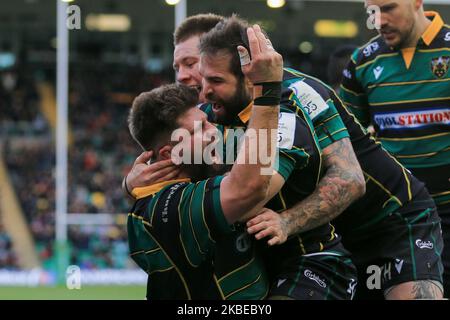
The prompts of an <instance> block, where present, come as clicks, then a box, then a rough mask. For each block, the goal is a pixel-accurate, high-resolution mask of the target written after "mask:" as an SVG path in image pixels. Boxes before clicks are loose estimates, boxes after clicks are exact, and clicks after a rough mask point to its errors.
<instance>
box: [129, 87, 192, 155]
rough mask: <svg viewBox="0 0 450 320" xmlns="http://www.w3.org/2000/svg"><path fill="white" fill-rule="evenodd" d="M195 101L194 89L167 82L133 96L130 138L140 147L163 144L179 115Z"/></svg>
mask: <svg viewBox="0 0 450 320" xmlns="http://www.w3.org/2000/svg"><path fill="white" fill-rule="evenodd" d="M197 104H198V92H197V90H195V89H193V88H190V87H188V86H186V85H182V84H168V85H164V86H161V87H159V88H156V89H153V90H151V91H148V92H143V93H141V94H140V95H139V96H137V97H136V98H135V99H134V101H133V105H132V107H131V110H130V114H129V116H128V128H129V130H130V133H131V135H132V137H133V138H134V139H135V140H136V141H137V143H139V144H140V145H141V147H142V148H143V149H144V150H152V149H155V148H157V146H159V145H161V144H165V143H166V142H167V141H166V140H167V136H168V134H170V133H171V132H172V131H173V130H175V129H177V128H178V123H177V121H178V119H179V117H180V116H181V115H182V114H183V113H185V112H186V111H188V110H189V109H190V108H192V107H195V106H196V105H197Z"/></svg>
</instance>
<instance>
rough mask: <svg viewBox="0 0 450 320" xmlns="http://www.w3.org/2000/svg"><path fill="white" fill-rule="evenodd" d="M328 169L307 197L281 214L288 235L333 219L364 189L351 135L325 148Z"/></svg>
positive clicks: (325, 162)
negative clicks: (349, 137)
mask: <svg viewBox="0 0 450 320" xmlns="http://www.w3.org/2000/svg"><path fill="white" fill-rule="evenodd" d="M323 159H324V164H325V167H327V172H326V174H325V176H324V177H323V178H322V179H321V180H320V181H319V184H318V185H317V187H316V189H315V190H314V192H313V193H312V194H310V195H309V196H308V197H307V198H305V199H304V200H302V201H301V202H299V203H297V204H296V205H295V206H294V207H292V208H290V209H288V210H286V211H284V212H283V213H282V217H283V220H285V222H286V224H287V226H288V231H289V235H293V234H296V233H300V232H304V231H308V230H311V229H313V228H316V227H318V226H320V225H322V224H324V223H327V222H330V221H331V220H333V219H334V218H335V217H337V216H338V215H339V214H340V213H342V212H343V211H344V210H345V209H346V208H347V207H348V206H349V205H350V204H351V203H352V202H353V201H355V200H356V199H358V198H359V197H361V196H362V195H363V194H364V192H365V181H364V176H363V174H362V171H361V168H360V166H359V163H358V160H357V159H356V156H355V153H354V152H353V148H352V145H351V143H350V140H349V139H348V138H345V139H341V140H339V141H337V142H334V143H333V144H331V145H330V146H328V147H327V148H325V149H324V150H323Z"/></svg>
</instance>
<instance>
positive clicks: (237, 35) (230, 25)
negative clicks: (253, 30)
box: [199, 14, 250, 78]
mask: <svg viewBox="0 0 450 320" xmlns="http://www.w3.org/2000/svg"><path fill="white" fill-rule="evenodd" d="M248 26H249V24H248V22H247V21H245V20H243V19H241V18H239V17H238V16H237V15H235V14H233V15H232V16H231V17H229V18H226V19H224V20H223V21H221V22H219V23H218V24H217V25H216V26H215V27H214V28H213V29H212V30H211V31H209V32H208V33H206V34H204V35H202V36H201V37H200V47H199V48H200V53H201V54H206V55H215V54H217V53H219V52H226V53H229V54H231V62H230V71H231V72H232V73H233V74H234V75H236V76H237V77H240V78H242V77H244V75H243V73H242V70H241V62H240V59H239V54H238V51H237V46H243V47H245V48H246V49H247V50H248V51H249V53H250V49H249V45H248V36H247V28H248Z"/></svg>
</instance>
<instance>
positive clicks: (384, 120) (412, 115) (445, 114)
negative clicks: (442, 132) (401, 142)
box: [374, 109, 450, 129]
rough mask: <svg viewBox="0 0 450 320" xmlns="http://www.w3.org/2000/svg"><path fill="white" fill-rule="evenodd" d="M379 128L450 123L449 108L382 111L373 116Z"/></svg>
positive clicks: (415, 126)
mask: <svg viewBox="0 0 450 320" xmlns="http://www.w3.org/2000/svg"><path fill="white" fill-rule="evenodd" d="M374 120H375V123H376V124H377V125H378V126H379V127H380V129H400V128H417V127H422V126H429V125H434V124H447V125H448V124H450V109H435V110H428V111H416V112H401V113H384V114H376V115H375V116H374Z"/></svg>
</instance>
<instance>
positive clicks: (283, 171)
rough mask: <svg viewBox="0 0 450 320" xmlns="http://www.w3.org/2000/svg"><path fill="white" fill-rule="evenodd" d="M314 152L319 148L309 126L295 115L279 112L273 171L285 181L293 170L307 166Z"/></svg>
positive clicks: (318, 150)
mask: <svg viewBox="0 0 450 320" xmlns="http://www.w3.org/2000/svg"><path fill="white" fill-rule="evenodd" d="M282 110H283V109H282ZM314 152H320V148H319V146H318V142H317V138H316V137H315V135H314V132H313V131H312V129H311V126H310V125H309V124H308V123H307V122H306V121H305V120H304V119H302V118H301V117H299V116H297V115H296V114H295V113H292V112H280V116H279V121H278V154H277V159H276V163H275V170H276V171H277V172H278V173H279V174H280V175H281V176H282V177H283V178H284V179H285V180H287V179H288V178H289V176H290V175H291V174H292V172H293V171H294V169H302V168H303V167H305V166H307V165H308V163H309V160H310V158H311V155H312V154H313V153H314Z"/></svg>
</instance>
